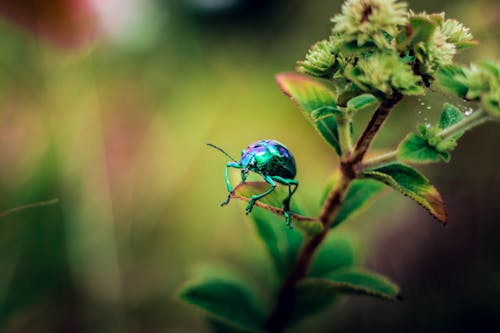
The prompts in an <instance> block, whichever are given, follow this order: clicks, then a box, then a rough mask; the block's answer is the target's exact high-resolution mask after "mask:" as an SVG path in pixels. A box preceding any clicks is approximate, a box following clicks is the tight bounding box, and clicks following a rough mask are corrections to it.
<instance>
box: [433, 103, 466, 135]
mask: <svg viewBox="0 0 500 333" xmlns="http://www.w3.org/2000/svg"><path fill="white" fill-rule="evenodd" d="M464 118H465V116H464V115H463V113H462V112H461V111H460V110H459V109H458V108H457V107H456V106H454V105H451V104H449V103H445V105H444V109H443V112H441V116H440V118H439V128H441V129H446V128H448V127H450V126H453V125H455V124H456V123H459V122H460V121H461V120H463V119H464Z"/></svg>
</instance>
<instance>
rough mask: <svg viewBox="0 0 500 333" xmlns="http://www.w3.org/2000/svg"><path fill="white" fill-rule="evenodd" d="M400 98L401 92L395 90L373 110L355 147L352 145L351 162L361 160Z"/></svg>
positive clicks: (354, 162) (401, 96) (355, 162)
mask: <svg viewBox="0 0 500 333" xmlns="http://www.w3.org/2000/svg"><path fill="white" fill-rule="evenodd" d="M402 98H403V95H402V94H401V93H399V92H395V93H393V94H392V96H391V97H389V98H387V99H386V100H384V101H383V102H382V103H381V104H380V106H379V107H378V108H377V110H375V113H374V114H373V116H372V118H371V119H370V122H369V123H368V125H367V126H366V128H365V130H364V131H363V133H362V134H361V137H360V138H359V140H358V142H357V143H356V147H354V155H353V158H352V161H351V163H353V164H357V163H359V162H361V161H362V160H363V158H364V157H365V154H366V152H367V151H368V148H370V145H371V143H372V141H373V139H374V138H375V135H376V134H377V133H378V131H379V130H380V128H381V127H382V125H383V124H384V122H385V119H386V118H387V116H388V115H389V113H390V112H391V111H392V109H393V108H394V106H395V105H396V104H398V103H399V101H401V99H402Z"/></svg>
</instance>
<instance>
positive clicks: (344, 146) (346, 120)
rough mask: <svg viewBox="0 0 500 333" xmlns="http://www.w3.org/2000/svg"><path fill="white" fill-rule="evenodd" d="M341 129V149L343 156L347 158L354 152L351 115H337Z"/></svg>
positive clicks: (336, 119)
mask: <svg viewBox="0 0 500 333" xmlns="http://www.w3.org/2000/svg"><path fill="white" fill-rule="evenodd" d="M335 121H336V122H337V126H338V130H339V141H340V150H341V152H342V157H344V158H347V157H349V156H350V155H351V153H352V148H353V147H352V136H351V117H350V116H347V115H346V116H338V117H335Z"/></svg>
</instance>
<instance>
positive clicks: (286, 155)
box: [207, 140, 299, 229]
mask: <svg viewBox="0 0 500 333" xmlns="http://www.w3.org/2000/svg"><path fill="white" fill-rule="evenodd" d="M207 145H209V146H210V147H213V148H215V149H217V150H219V151H220V152H222V153H223V154H224V155H226V156H227V157H229V158H230V159H231V160H232V162H228V163H227V164H226V169H225V176H226V185H227V190H228V192H229V193H228V195H227V198H226V200H224V201H223V202H222V203H221V206H225V205H227V204H228V203H229V201H230V200H231V195H232V194H233V187H232V186H231V183H230V182H229V175H228V170H229V168H236V169H241V183H244V182H245V180H246V179H247V176H248V173H249V172H250V171H253V172H255V173H257V174H259V175H260V176H261V177H262V178H264V180H265V181H266V182H267V183H268V184H269V185H271V187H270V188H269V189H268V190H267V191H265V192H264V193H261V194H256V195H252V197H251V198H250V200H249V202H248V205H247V208H246V213H247V214H249V213H250V212H251V211H252V209H253V207H254V205H255V203H256V202H257V200H259V199H262V198H263V197H265V196H266V195H268V194H270V193H271V192H273V191H274V190H275V188H276V183H279V184H283V185H286V186H288V196H287V197H286V198H285V199H284V200H283V213H284V215H285V220H286V224H287V226H288V227H289V228H290V229H291V228H292V223H291V212H290V200H291V198H292V195H293V194H294V193H295V191H296V190H297V188H298V186H299V182H298V181H297V180H296V179H295V176H296V174H297V166H296V164H295V158H294V157H293V155H292V154H291V153H290V151H289V150H288V148H286V147H285V146H284V145H283V144H281V143H280V142H278V141H276V140H259V141H256V142H254V143H251V144H250V145H248V147H247V149H243V150H242V151H241V158H240V160H239V161H237V160H235V159H234V158H232V157H231V156H230V155H229V154H228V153H226V152H225V151H224V150H223V149H222V148H219V147H217V146H216V145H214V144H211V143H207ZM241 183H240V184H241ZM292 187H293V189H292Z"/></svg>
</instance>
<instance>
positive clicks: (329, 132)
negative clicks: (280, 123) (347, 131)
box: [276, 73, 341, 154]
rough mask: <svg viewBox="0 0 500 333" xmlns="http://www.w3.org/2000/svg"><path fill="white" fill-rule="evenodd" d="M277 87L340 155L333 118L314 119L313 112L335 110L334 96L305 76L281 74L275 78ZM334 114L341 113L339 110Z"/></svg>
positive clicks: (320, 84)
mask: <svg viewBox="0 0 500 333" xmlns="http://www.w3.org/2000/svg"><path fill="white" fill-rule="evenodd" d="M276 81H277V82H278V85H279V87H280V89H281V91H283V93H285V95H287V96H288V97H290V98H291V99H292V101H294V102H295V103H296V104H297V105H299V106H300V107H301V110H302V111H303V112H304V115H305V116H306V118H307V119H308V120H309V121H311V123H312V124H313V126H314V127H315V128H316V130H317V131H318V132H319V134H321V136H322V137H323V139H325V141H326V142H327V143H328V144H329V145H330V146H331V147H332V148H333V149H334V150H335V151H336V152H337V154H340V145H339V137H338V130H337V123H336V122H335V119H334V118H333V117H326V118H319V119H315V118H313V116H312V113H313V112H314V111H317V110H319V109H321V108H324V107H328V108H330V110H333V109H336V110H338V108H337V104H336V98H335V94H334V93H333V92H332V91H331V90H330V89H329V88H327V87H326V86H325V85H323V84H322V83H320V82H318V81H316V80H314V79H312V78H310V77H308V76H305V75H300V74H296V73H282V74H278V75H277V76H276ZM335 112H341V111H340V110H338V111H335Z"/></svg>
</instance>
